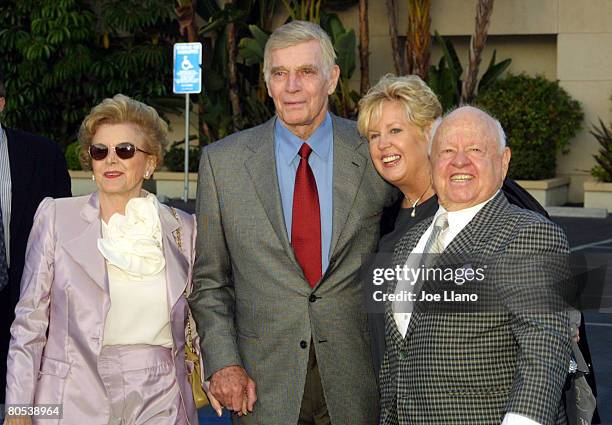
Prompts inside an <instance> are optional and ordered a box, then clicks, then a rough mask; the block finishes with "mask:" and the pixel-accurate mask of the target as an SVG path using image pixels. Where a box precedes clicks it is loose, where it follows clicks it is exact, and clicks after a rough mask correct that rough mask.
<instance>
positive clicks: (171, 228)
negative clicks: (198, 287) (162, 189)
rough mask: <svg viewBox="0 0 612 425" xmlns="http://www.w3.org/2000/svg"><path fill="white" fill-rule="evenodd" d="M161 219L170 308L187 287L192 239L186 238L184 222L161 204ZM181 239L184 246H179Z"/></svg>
mask: <svg viewBox="0 0 612 425" xmlns="http://www.w3.org/2000/svg"><path fill="white" fill-rule="evenodd" d="M159 219H160V221H161V226H162V235H163V236H162V239H163V240H162V246H163V250H164V258H165V259H166V282H167V283H166V287H167V288H168V303H169V305H170V310H172V307H173V306H174V305H175V304H176V302H177V301H178V300H179V298H180V297H181V295H182V294H183V292H185V288H186V287H187V269H188V267H189V262H188V260H187V257H186V256H187V255H189V253H188V250H190V245H191V241H189V240H187V239H186V236H185V232H184V228H185V226H184V224H183V223H181V222H180V221H177V220H176V218H175V217H174V214H172V212H171V211H170V208H169V207H166V206H164V205H161V204H160V208H159ZM179 239H180V241H181V245H182V248H179V245H178V242H177V241H178V240H179Z"/></svg>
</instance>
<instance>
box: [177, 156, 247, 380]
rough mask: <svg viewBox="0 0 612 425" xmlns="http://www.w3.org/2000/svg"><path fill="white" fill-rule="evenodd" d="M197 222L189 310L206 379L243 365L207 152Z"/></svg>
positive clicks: (200, 177) (202, 166)
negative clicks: (199, 346) (232, 367)
mask: <svg viewBox="0 0 612 425" xmlns="http://www.w3.org/2000/svg"><path fill="white" fill-rule="evenodd" d="M196 217H197V222H198V230H197V239H196V260H195V266H194V272H193V285H194V286H193V292H192V294H191V295H190V297H189V306H190V307H191V311H192V314H193V317H194V319H195V321H196V323H197V327H198V334H199V335H200V339H201V348H202V353H204V372H205V376H206V377H207V378H210V376H211V375H212V374H213V373H215V372H216V371H218V370H219V369H222V368H224V367H227V366H231V365H242V361H241V359H240V356H239V354H238V346H237V343H236V330H235V326H234V303H235V301H234V300H235V299H234V286H233V281H232V278H231V264H230V255H229V252H228V248H227V244H226V242H225V235H224V230H223V221H222V217H221V210H220V204H219V196H218V192H217V186H216V184H215V178H214V174H213V169H212V166H211V162H210V157H209V153H208V150H207V149H204V151H203V152H202V157H201V159H200V169H199V174H198V194H197V202H196Z"/></svg>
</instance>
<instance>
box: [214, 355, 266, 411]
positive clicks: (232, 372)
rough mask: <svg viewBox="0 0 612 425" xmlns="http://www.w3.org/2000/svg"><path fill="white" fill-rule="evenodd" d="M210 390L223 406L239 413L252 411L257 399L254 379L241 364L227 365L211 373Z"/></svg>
mask: <svg viewBox="0 0 612 425" xmlns="http://www.w3.org/2000/svg"><path fill="white" fill-rule="evenodd" d="M210 392H211V393H212V395H213V396H214V397H215V398H216V399H217V400H219V402H220V403H221V404H222V405H223V406H225V407H226V408H227V409H229V410H231V411H233V412H236V413H239V414H246V413H247V412H252V411H253V406H254V405H255V402H256V401H257V391H256V385H255V381H253V380H252V379H251V378H250V377H249V375H247V373H246V371H245V370H244V368H243V367H242V366H228V367H225V368H223V369H220V370H218V371H216V372H215V373H213V375H212V377H211V378H210ZM245 401H246V403H245ZM245 409H246V410H245Z"/></svg>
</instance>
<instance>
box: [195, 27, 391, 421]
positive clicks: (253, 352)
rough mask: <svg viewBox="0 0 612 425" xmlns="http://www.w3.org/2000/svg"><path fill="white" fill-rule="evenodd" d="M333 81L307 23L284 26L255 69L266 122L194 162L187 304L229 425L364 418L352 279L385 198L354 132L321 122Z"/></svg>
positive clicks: (367, 383) (373, 394)
mask: <svg viewBox="0 0 612 425" xmlns="http://www.w3.org/2000/svg"><path fill="white" fill-rule="evenodd" d="M339 74H340V69H339V68H338V66H337V65H336V64H335V54H334V50H333V46H332V45H331V42H330V39H329V37H328V35H327V34H326V33H325V32H324V31H323V30H322V29H321V28H320V27H319V26H318V25H315V24H312V23H308V22H301V21H293V22H291V23H289V24H286V25H283V26H282V27H280V28H278V29H277V30H276V31H274V33H273V34H272V35H271V36H270V39H269V40H268V42H267V44H266V48H265V60H264V75H265V80H266V84H267V87H268V93H269V95H270V96H271V97H272V99H273V100H274V104H275V107H276V116H275V117H274V118H272V119H271V120H270V121H268V122H266V123H264V124H262V125H260V126H258V127H255V128H251V129H249V130H245V131H242V132H239V133H237V134H234V135H232V136H229V137H227V138H225V139H223V140H220V141H218V142H216V143H213V144H212V145H210V146H207V147H206V148H205V149H204V150H203V153H202V157H201V160H200V170H199V181H198V200H197V220H198V237H197V244H196V250H197V252H196V255H197V260H196V265H195V270H194V291H193V294H192V296H191V297H190V300H189V304H190V306H191V309H192V311H193V314H194V317H195V319H196V322H197V325H198V331H199V333H200V336H201V346H202V350H203V353H204V365H205V366H204V368H205V375H206V376H207V378H209V379H210V382H211V384H210V385H211V387H210V388H211V391H212V393H213V395H214V396H215V397H216V398H218V400H219V401H220V402H221V403H222V404H223V405H224V406H225V407H226V408H228V409H230V410H232V411H234V412H237V413H238V414H237V415H234V421H235V423H239V424H261V425H264V424H265V425H288V424H317V425H319V424H334V425H348V424H350V425H372V424H374V423H376V421H377V417H378V411H379V410H378V406H379V405H378V391H377V386H376V380H375V376H374V372H373V364H372V359H371V354H370V353H371V352H370V346H369V345H370V343H371V342H370V336H369V331H368V326H367V318H366V314H365V311H364V308H363V298H362V285H360V283H359V278H358V269H359V267H360V264H361V261H362V257H363V255H364V254H367V253H370V252H372V251H373V250H374V249H375V246H376V243H377V241H378V236H379V230H378V226H379V221H380V215H381V212H382V208H383V207H384V206H385V205H387V204H389V203H390V202H391V201H392V200H393V199H392V198H393V191H392V188H391V187H390V186H388V185H387V184H386V183H384V182H383V181H382V180H381V179H380V177H379V176H378V175H377V173H376V171H375V170H374V168H373V166H372V164H371V162H370V160H369V156H368V147H367V145H366V142H365V141H364V140H363V139H361V138H360V137H359V135H358V133H357V130H356V127H355V124H354V123H353V122H352V121H348V120H345V119H342V118H339V117H336V116H334V115H332V114H331V113H329V112H328V96H329V95H331V94H332V93H333V92H334V90H335V88H336V84H337V82H338V77H339ZM246 412H248V415H244V413H246Z"/></svg>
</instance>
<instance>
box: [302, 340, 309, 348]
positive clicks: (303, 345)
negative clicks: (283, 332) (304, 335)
mask: <svg viewBox="0 0 612 425" xmlns="http://www.w3.org/2000/svg"><path fill="white" fill-rule="evenodd" d="M300 347H302V348H303V349H306V348H307V347H308V343H307V342H306V341H304V340H302V341H300Z"/></svg>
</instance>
